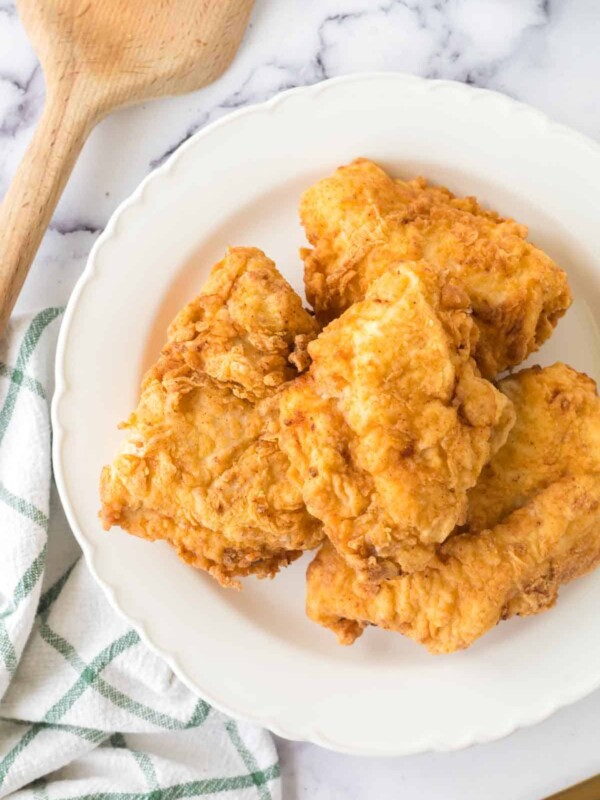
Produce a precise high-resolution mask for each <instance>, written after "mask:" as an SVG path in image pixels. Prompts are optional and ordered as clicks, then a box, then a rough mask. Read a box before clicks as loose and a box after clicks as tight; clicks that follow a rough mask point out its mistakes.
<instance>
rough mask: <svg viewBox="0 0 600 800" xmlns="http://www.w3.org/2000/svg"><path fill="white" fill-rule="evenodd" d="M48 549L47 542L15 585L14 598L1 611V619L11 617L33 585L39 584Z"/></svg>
mask: <svg viewBox="0 0 600 800" xmlns="http://www.w3.org/2000/svg"><path fill="white" fill-rule="evenodd" d="M47 549H48V547H47V544H44V546H43V547H42V550H41V552H40V554H39V555H38V556H37V558H35V559H34V561H33V563H32V564H31V565H30V566H29V567H27V569H26V570H25V572H24V573H23V577H22V578H21V580H20V581H19V582H18V583H17V585H16V586H15V591H14V592H13V596H12V600H11V601H10V603H9V604H8V606H7V607H6V608H5V610H4V611H0V619H5V618H6V617H10V615H11V614H14V613H15V611H16V610H17V608H18V607H19V605H20V604H21V603H22V602H23V600H25V598H26V597H27V596H28V595H29V594H30V592H31V590H32V589H33V587H34V586H35V585H36V584H37V582H38V581H39V579H40V575H41V574H42V573H43V571H44V565H45V563H46V551H47Z"/></svg>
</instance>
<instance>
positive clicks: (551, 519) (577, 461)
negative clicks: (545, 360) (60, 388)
mask: <svg viewBox="0 0 600 800" xmlns="http://www.w3.org/2000/svg"><path fill="white" fill-rule="evenodd" d="M501 388H502V391H503V392H505V393H506V394H507V395H508V396H509V397H510V398H511V400H512V401H513V403H514V405H515V409H516V412H517V422H516V424H515V426H514V428H513V429H512V431H511V432H510V434H509V437H508V442H507V444H506V445H505V446H504V447H503V448H502V449H501V450H500V451H499V452H498V453H497V454H496V455H495V457H494V458H493V459H492V461H491V462H490V464H489V465H488V466H487V467H486V469H485V470H484V472H483V474H482V477H481V479H480V481H479V483H478V484H477V486H476V488H475V489H474V490H472V491H471V493H470V496H469V518H470V522H471V527H472V531H473V532H468V533H464V534H458V535H455V536H452V537H451V538H449V539H448V540H447V541H446V542H445V543H444V544H443V545H441V546H440V548H439V549H438V553H437V556H436V557H435V559H433V561H431V562H430V564H429V565H428V566H427V568H426V569H425V570H424V571H423V572H420V573H415V574H412V575H405V576H402V577H399V578H396V579H394V580H391V581H388V582H385V583H384V584H382V586H381V587H380V588H379V590H378V591H372V592H371V593H370V594H369V593H367V592H365V587H364V584H361V583H360V582H359V581H358V578H357V576H356V575H355V574H354V573H353V572H352V570H351V569H350V568H349V567H348V565H347V564H346V563H345V562H344V560H343V559H342V558H340V557H339V556H338V555H337V553H336V552H335V550H334V548H333V547H332V546H331V545H330V544H328V543H327V544H325V545H324V546H323V548H322V549H321V551H320V552H319V553H318V554H317V556H316V558H315V560H314V561H313V562H312V564H311V565H310V567H309V570H308V595H307V613H308V616H309V617H310V618H311V619H313V620H314V621H315V622H319V623H320V624H321V625H325V626H326V627H329V628H331V629H332V630H334V631H335V632H336V633H337V635H338V639H339V641H340V643H341V644H352V642H353V641H354V640H355V639H356V637H357V636H360V634H361V633H362V631H363V629H364V628H365V626H366V625H368V624H371V625H378V626H380V627H382V628H388V629H390V630H394V631H398V632H399V633H404V634H406V635H407V636H410V637H411V638H413V639H415V640H416V641H418V642H420V643H421V644H424V645H425V646H426V647H427V648H428V649H429V650H430V651H431V652H432V653H451V652H453V651H455V650H460V649H462V648H465V647H468V646H469V645H471V644H472V643H473V642H474V641H475V640H476V639H477V638H479V637H480V636H482V635H483V634H484V633H486V632H487V631H488V630H489V629H490V628H492V627H493V626H494V625H495V624H496V623H497V622H498V621H499V620H501V619H507V618H508V617H511V616H513V615H514V614H520V615H523V616H526V615H530V614H537V613H540V612H542V611H545V610H547V609H548V608H551V607H552V605H554V603H555V602H556V598H557V595H558V590H559V587H560V585H561V584H563V583H566V582H568V581H570V580H572V579H573V578H576V577H578V576H580V575H582V574H584V573H585V572H587V571H588V570H590V569H592V568H593V567H595V566H597V565H598V563H600V449H599V447H598V444H600V442H599V437H600V399H599V398H598V396H597V394H596V387H595V384H594V383H593V381H591V380H590V379H589V378H587V376H585V375H580V374H578V373H576V372H575V371H574V370H572V369H570V368H569V367H566V366H564V365H563V364H556V365H555V366H553V367H549V368H546V369H539V368H534V369H529V370H523V371H522V372H521V373H519V374H518V375H515V376H512V377H510V378H507V379H506V380H504V381H502V383H501ZM482 528H483V530H482Z"/></svg>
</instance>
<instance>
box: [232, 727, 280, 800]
mask: <svg viewBox="0 0 600 800" xmlns="http://www.w3.org/2000/svg"><path fill="white" fill-rule="evenodd" d="M225 730H226V731H227V733H228V734H229V738H230V739H231V741H232V742H233V744H234V745H235V749H236V750H237V751H238V753H239V754H240V757H241V759H242V761H243V762H244V764H245V765H246V768H247V770H248V772H249V773H250V774H251V775H256V774H257V773H258V772H260V770H259V767H258V763H257V761H256V759H255V758H254V756H253V755H252V753H251V752H250V750H248V748H247V747H246V745H245V744H244V742H243V741H242V737H241V736H240V731H239V729H238V726H237V723H236V722H235V721H234V720H232V719H230V720H228V721H227V722H226V723H225ZM256 788H257V789H258V796H259V797H260V800H273V798H272V797H271V792H270V791H269V787H268V786H266V785H265V784H264V783H257V784H256Z"/></svg>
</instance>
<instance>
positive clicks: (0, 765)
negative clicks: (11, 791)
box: [0, 720, 107, 786]
mask: <svg viewBox="0 0 600 800" xmlns="http://www.w3.org/2000/svg"><path fill="white" fill-rule="evenodd" d="M10 721H12V720H10ZM45 730H51V731H57V732H59V733H70V734H72V735H73V736H78V737H79V738H80V739H85V740H86V741H88V742H92V743H93V744H99V743H100V742H102V741H103V740H104V739H106V736H107V734H106V733H105V732H104V731H98V730H95V729H94V728H81V727H80V726H78V725H47V724H45V723H43V722H36V723H35V724H34V725H32V726H31V727H30V728H29V730H28V731H27V732H26V733H25V734H23V736H22V737H21V738H20V739H19V741H18V742H17V743H16V745H15V746H14V747H13V748H12V750H9V752H8V753H7V754H6V755H5V756H4V758H3V759H2V761H0V786H2V784H3V783H4V781H5V780H6V776H7V775H8V773H9V770H10V768H11V767H12V765H13V764H14V762H15V760H16V759H17V758H18V756H19V755H20V754H21V753H22V752H23V750H25V749H26V747H27V746H28V745H29V744H30V743H31V742H32V741H33V740H34V739H35V737H36V736H37V735H38V734H39V733H41V732H42V731H45Z"/></svg>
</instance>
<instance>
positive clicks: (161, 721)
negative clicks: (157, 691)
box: [39, 621, 210, 731]
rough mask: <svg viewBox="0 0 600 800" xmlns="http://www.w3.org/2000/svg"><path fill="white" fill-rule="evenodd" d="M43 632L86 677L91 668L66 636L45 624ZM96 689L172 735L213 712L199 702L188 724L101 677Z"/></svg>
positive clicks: (134, 714) (197, 722)
mask: <svg viewBox="0 0 600 800" xmlns="http://www.w3.org/2000/svg"><path fill="white" fill-rule="evenodd" d="M39 630H40V636H41V637H42V639H44V641H45V642H47V644H49V645H50V646H51V647H53V648H54V649H55V650H56V651H57V652H58V653H60V655H61V656H62V657H63V658H64V659H65V660H66V661H68V662H69V664H71V666H72V667H73V668H74V669H76V670H77V671H78V672H79V673H81V674H83V673H84V672H85V670H86V669H88V666H87V664H86V663H85V661H83V659H82V658H81V657H80V656H79V654H78V653H77V651H76V650H75V648H74V647H73V646H72V645H71V644H69V642H67V641H66V639H63V637H62V636H60V635H59V634H58V633H56V632H55V631H53V630H52V628H50V626H49V625H48V624H47V623H46V622H45V621H43V622H42V623H41V624H40V629H39ZM93 688H94V689H95V691H97V692H98V693H99V694H101V695H102V696H103V697H105V698H106V699H107V700H110V702H111V703H112V704H113V705H115V706H117V707H118V708H122V709H123V710H125V711H127V712H129V713H130V714H132V715H133V716H135V717H138V718H139V719H143V720H144V721H145V722H151V723H152V724H153V725H156V726H157V727H158V728H165V729H166V730H170V731H173V730H184V729H186V728H191V727H197V726H199V725H201V724H202V723H203V722H204V720H205V719H206V717H207V716H208V713H209V711H210V706H209V705H208V704H207V703H205V702H204V701H203V700H199V701H198V703H197V705H196V708H195V709H194V712H193V714H192V717H191V718H190V721H189V722H187V723H184V722H181V721H180V720H178V719H175V718H174V717H171V716H169V715H168V714H163V713H161V712H160V711H155V710H154V709H153V708H150V707H149V706H147V705H144V703H139V702H138V701H137V700H134V699H133V698H131V697H128V696H127V695H126V694H124V693H123V692H121V691H120V690H119V689H116V688H115V687H114V686H111V685H110V684H109V683H107V682H106V681H105V680H104V678H102V677H101V676H98V677H97V678H96V680H95V681H94V683H93Z"/></svg>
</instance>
